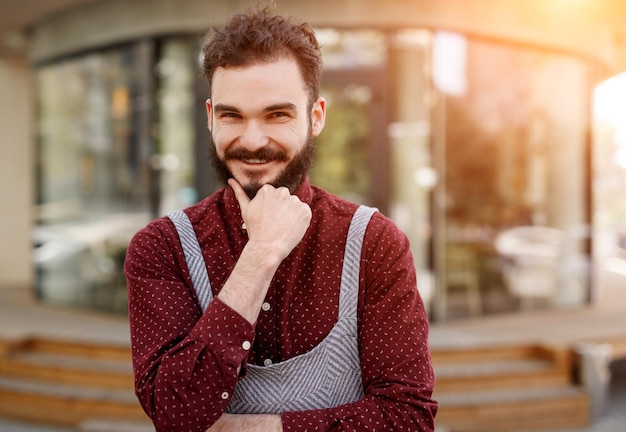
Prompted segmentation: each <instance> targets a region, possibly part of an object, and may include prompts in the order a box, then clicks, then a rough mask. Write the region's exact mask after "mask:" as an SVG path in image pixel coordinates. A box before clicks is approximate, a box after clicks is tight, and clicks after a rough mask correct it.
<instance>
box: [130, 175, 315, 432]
mask: <svg viewBox="0 0 626 432" xmlns="http://www.w3.org/2000/svg"><path fill="white" fill-rule="evenodd" d="M236 186H238V185H236ZM236 186H235V187H236ZM235 192H236V193H239V194H241V193H243V191H242V190H241V188H238V189H235ZM244 195H245V194H244ZM257 198H258V199H255V200H252V201H250V200H247V197H245V196H243V197H241V198H240V197H239V196H238V199H239V201H240V205H241V207H242V215H243V217H244V221H245V222H246V225H247V226H248V234H249V241H248V243H247V244H246V246H245V247H244V250H243V252H242V254H241V256H240V257H239V259H238V261H237V263H236V264H235V267H234V269H233V271H232V273H231V274H230V276H229V278H228V279H227V280H226V283H225V284H224V286H223V288H222V290H221V291H220V294H219V295H218V296H217V297H216V298H215V299H214V301H213V302H211V304H210V305H209V307H208V308H207V310H206V312H205V313H204V314H203V315H200V311H199V310H198V308H197V304H196V303H195V299H194V296H193V294H191V292H190V288H188V287H190V286H191V284H190V280H189V276H188V274H187V273H186V268H185V269H184V271H183V272H182V273H181V268H180V267H181V265H180V264H177V262H180V260H181V258H180V254H181V251H180V247H179V246H177V245H175V244H171V237H172V236H171V235H170V236H169V239H170V240H169V241H168V236H165V235H163V234H162V231H163V230H164V229H168V228H169V229H170V230H171V229H173V228H172V227H170V224H169V223H167V222H161V225H158V224H153V225H151V226H149V227H148V228H146V229H144V230H142V231H141V232H140V233H138V234H137V235H136V236H135V238H134V239H133V241H132V242H131V244H130V246H129V249H128V253H127V260H126V264H125V272H126V276H127V279H128V289H129V318H130V324H131V342H132V350H133V367H134V373H135V391H136V393H137V396H138V398H139V400H140V402H141V404H142V406H143V408H144V410H145V411H146V413H147V414H148V415H149V417H150V418H151V419H152V420H153V422H154V424H155V426H156V427H157V430H163V431H168V432H170V431H178V430H180V431H183V430H184V431H204V430H206V429H207V428H208V427H209V426H211V425H212V424H214V423H215V422H216V421H217V420H218V418H219V417H220V416H221V415H222V413H223V412H224V410H225V409H226V406H227V405H228V401H229V399H230V395H231V394H232V392H233V389H234V387H235V384H236V382H237V379H238V374H239V368H240V367H241V365H242V363H243V362H244V361H245V359H246V357H247V350H248V349H249V347H250V343H251V342H252V341H253V339H254V326H253V323H254V322H255V321H256V317H257V316H258V313H259V310H260V306H261V303H262V301H263V298H264V297H265V293H266V291H267V288H268V286H269V283H270V280H271V278H272V276H273V274H274V272H275V270H276V267H277V266H278V265H279V264H280V262H281V261H282V260H283V259H284V257H285V256H286V255H287V254H289V253H290V251H291V249H293V247H295V245H296V244H297V243H298V242H299V241H300V239H301V238H302V236H303V235H304V232H305V231H306V229H307V227H308V223H309V221H310V209H309V208H308V206H306V205H305V204H303V203H302V202H300V201H299V200H298V199H297V198H296V197H292V196H291V195H289V193H288V192H287V191H286V189H285V190H280V189H274V188H271V187H270V186H268V187H264V188H262V189H261V191H259V194H257ZM278 215H280V217H279V216H278ZM165 225H167V226H165ZM183 267H184V266H183ZM251 269H254V271H251Z"/></svg>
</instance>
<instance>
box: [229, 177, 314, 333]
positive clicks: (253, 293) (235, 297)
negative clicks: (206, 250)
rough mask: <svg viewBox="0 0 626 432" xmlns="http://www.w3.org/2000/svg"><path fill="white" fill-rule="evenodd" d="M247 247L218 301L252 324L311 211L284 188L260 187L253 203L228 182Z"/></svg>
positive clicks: (308, 220) (309, 218)
mask: <svg viewBox="0 0 626 432" xmlns="http://www.w3.org/2000/svg"><path fill="white" fill-rule="evenodd" d="M228 184H229V185H230V186H231V187H232V188H233V190H234V191H235V196H236V197H237V201H238V202H239V206H240V208H241V216H242V218H243V221H244V223H245V224H246V229H247V231H248V237H249V240H248V243H247V244H246V246H245V247H244V249H243V251H242V252H241V255H240V256H239V259H238V260H237V264H236V265H235V268H234V269H233V271H232V273H231V274H230V276H229V277H228V280H227V281H226V283H225V284H224V286H223V287H222V290H221V291H220V293H219V294H218V298H219V299H220V300H221V301H223V302H224V303H225V304H226V305H228V306H229V307H230V308H231V309H233V310H234V311H236V312H238V313H239V314H240V315H241V316H243V317H244V318H245V319H246V320H248V322H250V323H251V324H254V323H255V322H256V320H257V318H258V316H259V312H260V310H261V304H262V303H263V300H264V299H265V296H266V294H267V290H268V289H269V286H270V283H271V281H272V278H273V277H274V273H276V269H277V268H278V266H279V265H280V263H281V262H282V261H283V260H284V259H285V258H286V257H287V255H289V254H290V253H291V251H292V250H293V249H294V248H295V247H296V246H297V245H298V243H300V241H301V240H302V237H304V234H305V233H306V230H307V228H308V227H309V224H310V223H311V208H310V207H309V206H308V205H306V204H305V203H303V202H302V201H300V199H299V198H298V197H297V196H294V195H291V194H290V193H289V190H288V189H286V188H275V187H273V186H271V185H265V186H263V187H262V188H261V189H260V190H259V191H258V192H257V194H256V196H255V197H254V199H253V200H251V199H250V198H249V197H248V195H246V193H245V192H244V190H243V189H242V188H241V186H240V185H239V183H237V182H236V181H235V180H234V179H230V180H229V181H228Z"/></svg>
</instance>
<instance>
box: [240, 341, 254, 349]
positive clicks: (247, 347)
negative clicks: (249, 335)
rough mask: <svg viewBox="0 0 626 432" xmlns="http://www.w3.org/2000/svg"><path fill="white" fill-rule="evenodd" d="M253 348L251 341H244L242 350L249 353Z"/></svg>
mask: <svg viewBox="0 0 626 432" xmlns="http://www.w3.org/2000/svg"><path fill="white" fill-rule="evenodd" d="M251 346H252V344H251V343H250V341H244V342H243V343H242V344H241V348H243V349H245V350H246V351H248V350H249V349H250V347H251Z"/></svg>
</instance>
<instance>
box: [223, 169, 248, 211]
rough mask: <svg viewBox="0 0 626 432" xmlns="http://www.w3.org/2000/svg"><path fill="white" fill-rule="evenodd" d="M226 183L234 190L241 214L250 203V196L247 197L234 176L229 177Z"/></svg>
mask: <svg viewBox="0 0 626 432" xmlns="http://www.w3.org/2000/svg"><path fill="white" fill-rule="evenodd" d="M228 184H229V186H230V187H231V188H233V192H235V198H237V202H239V208H240V209H241V214H243V213H245V210H246V208H248V204H250V197H248V194H247V193H246V191H244V190H243V188H242V187H241V185H240V184H239V182H238V181H237V180H235V179H234V178H229V179H228Z"/></svg>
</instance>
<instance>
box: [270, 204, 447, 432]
mask: <svg viewBox="0 0 626 432" xmlns="http://www.w3.org/2000/svg"><path fill="white" fill-rule="evenodd" d="M360 285H361V287H360V292H361V294H360V296H359V311H360V312H359V346H360V349H361V351H360V360H361V374H362V381H363V387H364V391H365V395H364V397H363V398H362V399H361V400H359V401H357V402H354V403H351V404H346V405H342V406H339V407H336V408H330V409H321V410H311V411H302V412H288V413H283V414H282V421H283V429H284V430H285V431H337V432H339V431H341V432H344V431H355V432H356V431H363V430H368V431H390V430H410V431H433V430H434V418H435V415H436V412H437V406H438V405H437V402H436V401H435V400H433V399H432V392H433V388H434V383H435V377H434V373H433V368H432V362H431V356H430V351H429V345H428V331H429V328H428V319H427V316H426V312H425V309H424V304H423V302H422V299H421V297H420V295H419V292H418V291H417V285H416V275H415V265H414V262H413V257H412V254H411V252H410V248H409V242H408V239H407V238H406V236H405V235H404V234H403V233H402V232H401V231H400V230H399V229H398V228H397V227H396V226H395V225H393V223H392V222H391V221H390V220H388V219H387V218H385V217H384V216H382V215H380V214H377V215H375V216H374V217H373V218H372V221H371V222H370V225H369V227H368V230H367V233H366V238H365V243H364V248H363V252H362V256H361V272H360Z"/></svg>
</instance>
